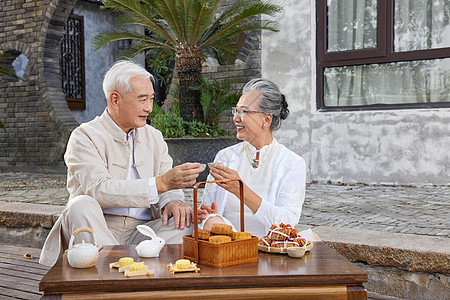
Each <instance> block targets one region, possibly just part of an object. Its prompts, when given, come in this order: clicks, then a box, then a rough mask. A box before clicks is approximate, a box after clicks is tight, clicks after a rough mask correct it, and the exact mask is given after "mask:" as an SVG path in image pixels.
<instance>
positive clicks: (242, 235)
mask: <svg viewBox="0 0 450 300" xmlns="http://www.w3.org/2000/svg"><path fill="white" fill-rule="evenodd" d="M250 238H252V235H251V234H250V233H248V232H233V233H232V234H231V239H232V240H233V241H236V240H246V239H250Z"/></svg>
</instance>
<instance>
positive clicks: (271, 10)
mask: <svg viewBox="0 0 450 300" xmlns="http://www.w3.org/2000/svg"><path fill="white" fill-rule="evenodd" d="M233 9H234V6H233ZM280 11H281V7H280V6H278V5H275V4H271V3H270V2H261V1H252V3H251V5H249V6H248V7H246V8H245V9H244V10H243V11H241V12H236V13H234V14H230V13H228V12H225V13H224V14H225V15H226V16H227V19H225V18H224V17H220V18H219V19H220V20H221V22H222V23H220V26H218V25H217V23H216V24H213V26H216V28H215V30H214V32H213V33H211V32H210V33H209V34H210V37H209V38H208V39H206V40H205V41H204V42H203V43H202V44H201V45H199V48H200V49H203V48H205V47H209V46H210V45H211V44H213V43H215V42H217V40H220V39H221V38H223V37H228V36H230V34H236V32H242V31H239V30H237V29H238V28H239V27H245V25H246V24H247V23H250V22H251V18H252V17H256V16H259V15H268V16H274V15H275V14H276V13H278V12H280ZM266 22H269V23H266V25H265V28H264V29H265V30H271V31H278V29H277V28H276V27H275V24H276V22H271V21H266ZM269 24H272V26H269ZM255 29H260V28H255Z"/></svg>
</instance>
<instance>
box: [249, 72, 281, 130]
mask: <svg viewBox="0 0 450 300" xmlns="http://www.w3.org/2000/svg"><path fill="white" fill-rule="evenodd" d="M256 91H258V92H260V93H261V98H260V101H259V110H260V111H261V112H262V113H265V114H271V115H272V124H271V126H270V128H271V129H272V130H276V129H278V128H280V126H281V120H284V119H286V118H287V116H288V115H289V109H288V104H287V102H286V98H285V96H284V95H283V94H282V93H281V92H280V89H279V88H278V86H277V85H276V84H275V83H273V82H272V81H270V80H267V79H264V78H255V79H252V80H250V81H249V82H247V84H246V85H245V86H244V88H243V90H242V93H243V94H245V93H250V92H256Z"/></svg>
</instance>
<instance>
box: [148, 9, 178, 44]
mask: <svg viewBox="0 0 450 300" xmlns="http://www.w3.org/2000/svg"><path fill="white" fill-rule="evenodd" d="M177 1H179V0H144V2H145V3H149V4H150V3H151V5H152V6H153V7H154V9H155V11H156V12H157V14H158V15H159V16H160V17H161V18H162V19H164V21H165V22H166V24H167V26H168V27H169V28H170V29H171V30H172V31H173V33H174V35H175V37H176V39H177V40H178V42H179V41H185V37H184V33H183V31H184V30H183V23H182V17H180V8H179V7H178V6H177Z"/></svg>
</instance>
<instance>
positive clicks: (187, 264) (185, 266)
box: [175, 259, 191, 269]
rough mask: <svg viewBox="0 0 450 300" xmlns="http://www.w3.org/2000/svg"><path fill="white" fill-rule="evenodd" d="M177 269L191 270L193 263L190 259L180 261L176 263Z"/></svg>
mask: <svg viewBox="0 0 450 300" xmlns="http://www.w3.org/2000/svg"><path fill="white" fill-rule="evenodd" d="M175 266H176V267H177V269H189V268H190V267H191V261H190V260H188V259H179V260H177V261H176V262H175Z"/></svg>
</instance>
